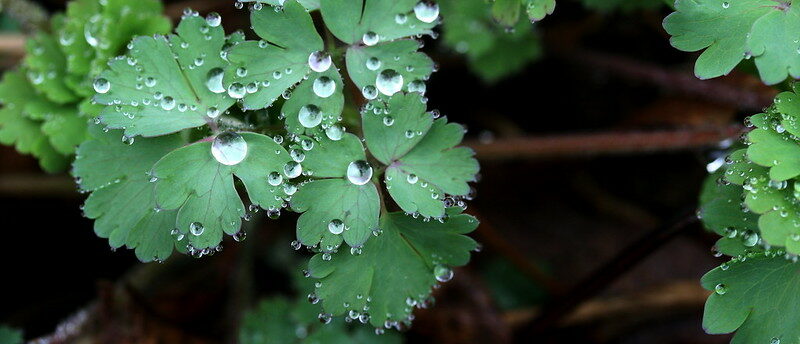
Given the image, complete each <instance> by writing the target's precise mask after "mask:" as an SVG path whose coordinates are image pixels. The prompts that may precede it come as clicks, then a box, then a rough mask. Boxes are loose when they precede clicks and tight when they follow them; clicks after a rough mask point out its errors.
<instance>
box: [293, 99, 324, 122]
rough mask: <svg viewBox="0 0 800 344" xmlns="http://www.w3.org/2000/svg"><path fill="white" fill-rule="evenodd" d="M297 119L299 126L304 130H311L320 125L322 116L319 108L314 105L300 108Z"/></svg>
mask: <svg viewBox="0 0 800 344" xmlns="http://www.w3.org/2000/svg"><path fill="white" fill-rule="evenodd" d="M297 119H298V120H299V121H300V125H302V126H304V127H306V128H313V127H316V126H318V125H319V124H320V123H322V114H321V113H320V110H319V107H317V106H316V105H314V104H308V105H304V106H303V107H301V108H300V113H298V115H297Z"/></svg>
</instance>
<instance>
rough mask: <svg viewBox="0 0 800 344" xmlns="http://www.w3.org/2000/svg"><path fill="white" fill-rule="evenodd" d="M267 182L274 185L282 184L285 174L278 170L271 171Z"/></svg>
mask: <svg viewBox="0 0 800 344" xmlns="http://www.w3.org/2000/svg"><path fill="white" fill-rule="evenodd" d="M267 183H269V185H272V186H278V185H281V183H283V176H282V175H281V174H280V173H278V172H274V171H273V172H270V174H269V175H267Z"/></svg>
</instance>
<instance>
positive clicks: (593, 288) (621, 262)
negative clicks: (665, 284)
mask: <svg viewBox="0 0 800 344" xmlns="http://www.w3.org/2000/svg"><path fill="white" fill-rule="evenodd" d="M696 221H697V217H696V216H695V215H694V212H693V211H686V212H685V213H683V214H682V215H680V216H678V217H677V219H676V220H675V221H673V222H671V223H670V224H669V225H667V226H663V227H659V228H656V229H654V230H652V231H649V232H648V233H645V235H644V236H642V237H641V238H640V239H639V240H636V241H635V242H633V243H631V244H630V245H628V246H627V247H625V248H624V249H623V250H622V251H620V252H619V253H618V254H617V255H616V256H615V257H614V258H612V259H611V260H610V261H608V262H607V263H606V264H604V265H603V266H601V267H600V268H599V269H597V270H595V272H593V273H592V274H591V275H590V276H589V277H587V278H586V279H585V280H583V281H581V282H579V283H578V284H577V285H576V286H575V287H574V288H573V289H572V290H571V291H569V292H568V293H566V294H564V296H563V297H561V298H558V299H555V300H554V301H553V302H551V303H550V304H549V305H547V306H545V308H544V309H543V311H542V313H541V314H540V315H539V316H538V317H536V319H535V320H534V321H533V323H532V324H531V328H530V331H532V332H534V333H541V332H544V331H546V330H547V329H548V328H550V327H552V326H553V325H555V324H557V323H559V322H560V321H561V320H562V319H564V317H565V316H567V315H569V314H570V313H572V312H573V311H574V310H575V309H576V308H577V307H578V306H579V305H581V304H582V303H583V302H585V301H586V300H588V299H590V298H592V297H594V296H595V295H597V294H599V293H600V292H602V291H603V290H604V289H605V288H606V287H608V285H610V284H611V283H613V282H614V281H615V280H616V279H617V278H618V277H620V276H622V275H623V274H624V273H625V272H627V271H629V270H630V269H631V268H633V267H634V266H636V265H637V264H638V263H640V262H641V261H642V260H643V258H645V257H647V256H649V255H650V254H652V253H653V252H655V251H656V250H657V249H658V248H660V247H662V246H663V245H664V244H666V243H667V242H669V241H670V240H671V239H673V238H675V237H676V236H678V234H680V233H682V232H683V231H685V230H687V229H688V228H691V226H690V225H691V224H693V223H695V222H696Z"/></svg>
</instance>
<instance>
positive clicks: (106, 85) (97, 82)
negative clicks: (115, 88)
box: [92, 78, 111, 93]
mask: <svg viewBox="0 0 800 344" xmlns="http://www.w3.org/2000/svg"><path fill="white" fill-rule="evenodd" d="M92 86H93V87H94V91H95V92H97V93H106V92H108V90H110V89H111V83H110V82H108V80H106V79H104V78H97V79H94V83H92Z"/></svg>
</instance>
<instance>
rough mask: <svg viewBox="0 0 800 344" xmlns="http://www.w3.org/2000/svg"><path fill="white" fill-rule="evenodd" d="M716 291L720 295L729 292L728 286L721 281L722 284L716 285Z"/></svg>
mask: <svg viewBox="0 0 800 344" xmlns="http://www.w3.org/2000/svg"><path fill="white" fill-rule="evenodd" d="M714 292H715V293H717V294H718V295H725V293H727V292H728V287H726V286H725V285H724V284H722V283H720V284H717V285H716V286H715V287H714Z"/></svg>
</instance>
